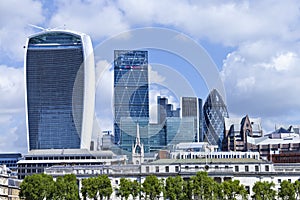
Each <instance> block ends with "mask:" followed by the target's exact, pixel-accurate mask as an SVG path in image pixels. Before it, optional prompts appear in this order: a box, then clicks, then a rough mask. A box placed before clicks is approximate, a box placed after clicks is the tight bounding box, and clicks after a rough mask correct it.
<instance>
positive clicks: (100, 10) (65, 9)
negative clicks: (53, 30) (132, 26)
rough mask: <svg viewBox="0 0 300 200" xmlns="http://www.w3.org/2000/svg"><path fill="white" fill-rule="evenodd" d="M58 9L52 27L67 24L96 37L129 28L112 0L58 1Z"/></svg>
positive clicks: (110, 34) (71, 27) (68, 26)
mask: <svg viewBox="0 0 300 200" xmlns="http://www.w3.org/2000/svg"><path fill="white" fill-rule="evenodd" d="M56 3H57V5H56V6H57V11H56V12H55V13H54V14H53V15H52V18H51V20H50V23H49V24H50V25H49V26H51V27H56V26H63V25H66V28H67V29H71V30H76V31H80V32H84V33H87V34H89V35H91V36H92V37H93V38H94V39H100V38H104V37H108V36H112V35H114V34H117V33H119V32H121V31H125V30H128V29H129V25H128V24H127V23H126V22H125V21H124V18H123V13H122V12H121V11H120V10H119V9H118V7H116V6H115V5H114V3H113V2H110V1H104V0H100V1H80V0H75V1H74V0H67V1H56Z"/></svg>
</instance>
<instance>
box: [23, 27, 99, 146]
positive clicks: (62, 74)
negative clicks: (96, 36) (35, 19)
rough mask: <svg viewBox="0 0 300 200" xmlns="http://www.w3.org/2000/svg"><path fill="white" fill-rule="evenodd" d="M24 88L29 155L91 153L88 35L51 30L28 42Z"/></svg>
mask: <svg viewBox="0 0 300 200" xmlns="http://www.w3.org/2000/svg"><path fill="white" fill-rule="evenodd" d="M25 87H26V88H25V91H26V92H25V95H26V97H25V99H26V122H27V134H28V149H29V150H33V149H74V148H89V146H90V141H91V134H92V127H93V116H94V101H95V66H94V56H93V48H92V43H91V40H90V37H89V36H88V35H85V34H81V33H76V32H72V31H65V30H62V31H59V30H55V31H54V30H53V31H44V32H41V33H38V34H35V35H32V36H30V37H29V38H28V40H27V44H26V53H25Z"/></svg>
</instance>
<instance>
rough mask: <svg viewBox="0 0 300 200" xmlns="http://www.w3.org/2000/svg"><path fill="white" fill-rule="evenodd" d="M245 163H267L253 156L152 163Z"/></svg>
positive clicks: (156, 161) (152, 163)
mask: <svg viewBox="0 0 300 200" xmlns="http://www.w3.org/2000/svg"><path fill="white" fill-rule="evenodd" d="M205 163H207V164H232V163H235V164H245V163H266V161H263V160H256V159H253V158H212V159H210V158H207V159H205V158H201V159H159V160H155V161H153V162H151V163H148V164H150V165H158V164H167V165H169V164H205Z"/></svg>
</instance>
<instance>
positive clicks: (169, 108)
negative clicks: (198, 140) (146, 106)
mask: <svg viewBox="0 0 300 200" xmlns="http://www.w3.org/2000/svg"><path fill="white" fill-rule="evenodd" d="M167 117H180V108H177V109H176V110H174V109H173V104H169V103H168V98H166V97H160V96H157V122H158V124H164V123H165V121H166V118H167Z"/></svg>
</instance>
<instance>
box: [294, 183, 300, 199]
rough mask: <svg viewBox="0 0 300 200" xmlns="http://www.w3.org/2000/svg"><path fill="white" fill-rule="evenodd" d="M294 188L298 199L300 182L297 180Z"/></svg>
mask: <svg viewBox="0 0 300 200" xmlns="http://www.w3.org/2000/svg"><path fill="white" fill-rule="evenodd" d="M294 188H295V194H296V199H299V198H300V181H299V180H296V181H295V182H294Z"/></svg>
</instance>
